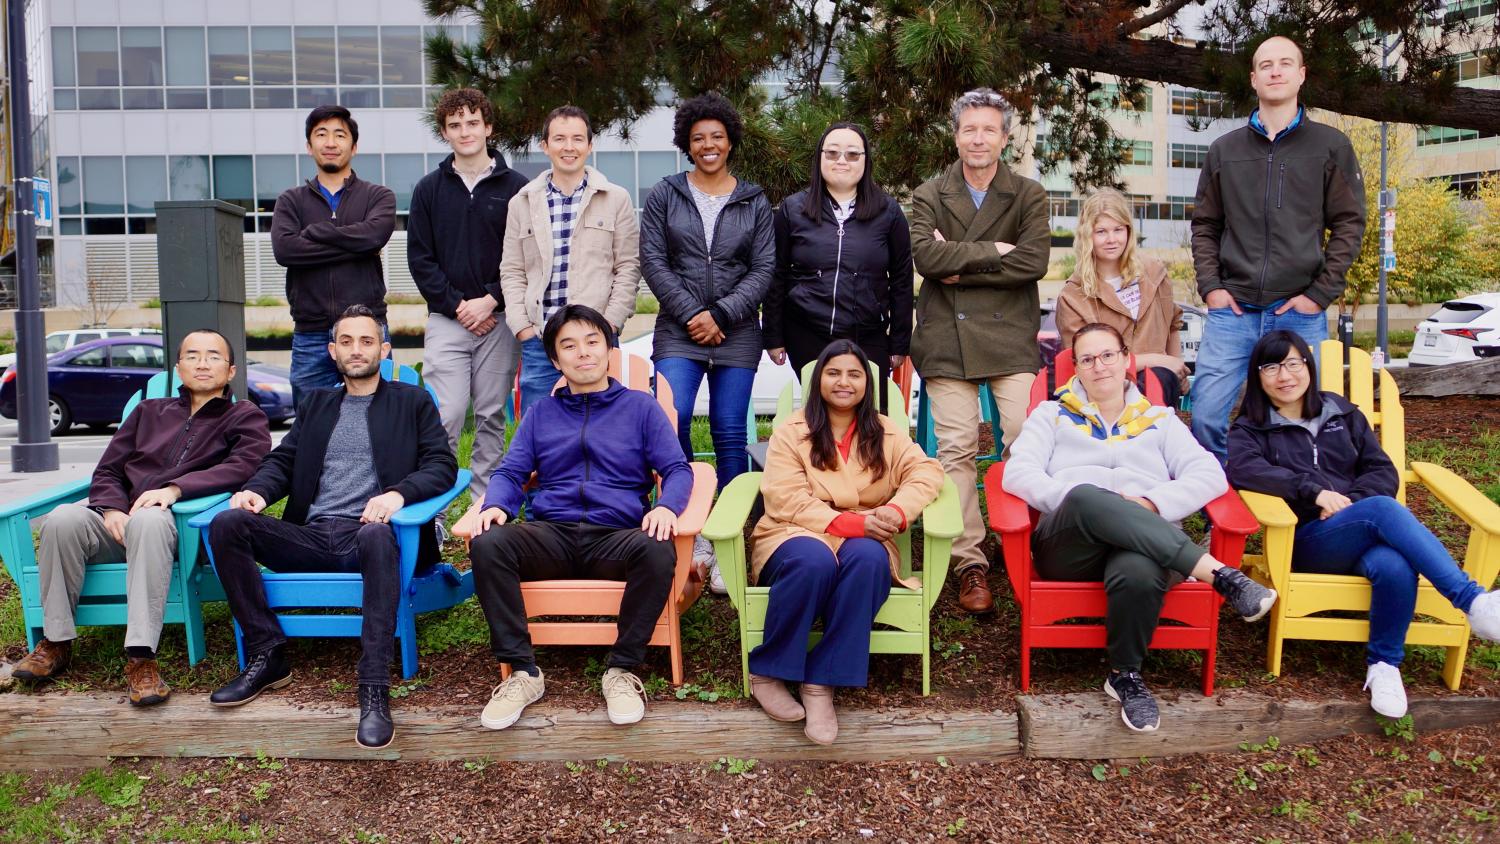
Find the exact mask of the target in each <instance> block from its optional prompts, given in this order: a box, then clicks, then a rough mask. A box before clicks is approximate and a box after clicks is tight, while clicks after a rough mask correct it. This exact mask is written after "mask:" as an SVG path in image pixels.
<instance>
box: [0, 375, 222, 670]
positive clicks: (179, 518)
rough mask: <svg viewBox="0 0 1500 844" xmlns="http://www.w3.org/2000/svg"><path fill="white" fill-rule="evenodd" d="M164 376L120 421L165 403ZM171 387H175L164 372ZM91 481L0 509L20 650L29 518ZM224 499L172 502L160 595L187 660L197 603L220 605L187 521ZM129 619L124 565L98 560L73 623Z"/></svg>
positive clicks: (32, 622)
mask: <svg viewBox="0 0 1500 844" xmlns="http://www.w3.org/2000/svg"><path fill="white" fill-rule="evenodd" d="M167 377H168V373H166V372H163V373H160V374H158V375H153V376H152V377H151V380H150V381H148V382H147V383H146V389H145V390H143V391H142V392H140V393H136V394H135V395H134V396H132V397H131V399H130V401H129V402H128V403H126V405H125V411H124V413H122V414H120V420H121V421H122V422H123V421H124V420H125V419H126V418H127V417H129V416H130V414H131V412H132V411H134V410H135V407H136V405H138V404H140V403H141V399H142V398H165V397H166V396H169V395H171V392H170V391H169V387H168V383H167ZM171 378H172V381H171V386H170V390H176V388H177V387H178V386H179V385H180V384H181V383H182V382H181V380H180V379H178V378H177V374H176V373H175V372H173V373H171ZM91 481H92V478H80V479H79V480H76V481H71V482H69V483H65V484H61V485H59V486H57V487H54V488H53V489H50V490H48V491H46V492H43V493H41V494H39V495H34V496H32V497H31V498H27V499H25V500H22V501H17V502H15V503H12V504H7V505H5V506H3V507H0V559H4V561H5V569H6V571H7V572H8V573H9V574H10V577H11V579H12V580H14V581H15V582H16V584H17V585H18V586H19V587H20V590H21V614H22V619H23V623H24V624H25V626H26V646H27V648H34V647H36V643H37V642H38V641H39V640H40V639H41V636H42V590H41V574H40V572H38V571H37V560H36V544H35V543H34V542H33V540H32V534H31V521H32V520H33V519H36V518H39V517H42V516H45V515H46V514H48V513H50V512H52V510H53V508H55V507H57V505H59V504H66V503H69V502H73V501H82V500H84V499H85V498H87V497H88V491H89V484H90V482H91ZM228 499H229V495H228V494H225V493H221V494H219V495H210V496H205V497H203V498H194V499H190V500H185V501H179V502H177V503H176V504H174V505H172V515H173V517H174V520H175V522H176V523H177V562H176V564H175V565H174V566H173V567H172V585H171V587H170V588H169V590H168V592H167V605H166V613H165V619H166V623H167V624H181V625H183V627H184V630H185V632H186V635H187V654H188V663H189V664H193V665H196V664H197V663H198V661H199V660H201V659H203V657H204V655H205V652H206V645H205V640H204V636H203V608H202V604H203V602H204V601H222V600H224V590H223V588H222V587H221V586H220V585H219V580H218V578H217V577H215V576H214V573H213V571H212V570H211V569H209V567H207V566H201V565H199V564H198V546H199V531H198V528H197V527H195V526H194V525H192V524H191V520H192V518H193V517H194V516H196V515H198V514H200V513H202V512H203V511H205V510H208V509H209V508H211V507H213V506H215V505H217V504H220V503H222V502H224V501H227V500H228ZM127 617H128V612H127V610H126V605H125V564H124V563H98V564H94V565H90V566H88V567H87V568H86V569H85V571H84V580H83V593H82V595H81V596H80V598H79V602H78V612H77V614H76V615H75V619H76V621H77V623H78V625H79V626H89V627H105V626H123V625H124V624H125V622H126V619H127Z"/></svg>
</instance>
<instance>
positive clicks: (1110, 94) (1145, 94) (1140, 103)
mask: <svg viewBox="0 0 1500 844" xmlns="http://www.w3.org/2000/svg"><path fill="white" fill-rule="evenodd" d="M1091 99H1092V100H1093V101H1094V102H1095V103H1096V104H1098V105H1102V106H1104V107H1105V108H1112V109H1115V110H1117V111H1141V112H1149V111H1151V89H1150V88H1149V87H1142V88H1141V90H1139V91H1137V92H1136V93H1135V94H1134V95H1132V96H1128V97H1127V96H1125V95H1124V94H1123V93H1122V92H1121V90H1120V86H1119V85H1118V84H1116V83H1113V82H1106V83H1104V84H1103V85H1100V86H1099V90H1098V92H1096V93H1095V94H1094V95H1093V96H1092V97H1091Z"/></svg>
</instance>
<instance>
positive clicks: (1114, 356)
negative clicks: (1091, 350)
mask: <svg viewBox="0 0 1500 844" xmlns="http://www.w3.org/2000/svg"><path fill="white" fill-rule="evenodd" d="M1124 354H1125V350H1124V349H1119V350H1116V351H1111V352H1100V353H1099V354H1097V355H1079V356H1078V357H1076V358H1074V359H1073V362H1074V363H1075V364H1077V365H1078V368H1079V369H1092V368H1093V367H1094V366H1095V365H1097V364H1101V363H1102V364H1104V365H1105V366H1114V365H1115V362H1116V361H1118V360H1119V359H1120V358H1121V356H1123V355H1124Z"/></svg>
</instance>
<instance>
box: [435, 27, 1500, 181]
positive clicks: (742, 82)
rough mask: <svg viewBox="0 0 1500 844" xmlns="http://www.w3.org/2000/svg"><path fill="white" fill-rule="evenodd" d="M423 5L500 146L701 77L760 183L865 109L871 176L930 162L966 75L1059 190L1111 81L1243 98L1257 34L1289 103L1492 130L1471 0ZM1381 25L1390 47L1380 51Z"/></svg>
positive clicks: (690, 85)
mask: <svg viewBox="0 0 1500 844" xmlns="http://www.w3.org/2000/svg"><path fill="white" fill-rule="evenodd" d="M423 2H424V5H425V8H426V10H427V12H428V14H430V15H432V16H434V17H448V16H453V19H454V20H455V21H458V22H463V23H472V24H477V25H478V32H479V36H478V38H477V40H476V41H474V42H472V43H458V42H455V41H453V40H452V39H451V38H449V37H448V36H447V35H445V34H438V35H436V36H434V37H433V38H431V39H429V41H428V44H427V51H428V56H429V61H430V62H431V63H432V66H433V69H434V71H435V78H436V79H437V80H438V82H439V83H440V84H442V85H444V86H445V87H452V86H471V87H475V88H478V89H480V90H482V91H485V92H486V93H487V94H488V95H489V97H490V98H491V100H492V101H493V102H494V104H495V107H496V110H497V115H498V119H497V123H498V124H499V125H498V126H497V136H498V141H499V142H500V143H501V144H502V145H504V146H505V147H507V148H510V149H519V148H522V147H524V146H526V144H527V143H529V142H530V141H531V140H532V139H534V137H535V136H536V134H537V133H538V132H539V131H540V127H541V121H542V118H543V117H544V116H545V115H546V113H547V111H549V110H550V109H551V108H552V107H553V106H556V105H559V104H562V103H567V102H571V103H574V104H576V105H579V106H582V107H583V108H584V109H585V110H587V111H588V112H589V114H590V115H591V116H592V117H593V118H594V121H595V125H596V130H600V131H603V130H611V131H614V132H616V133H619V134H621V135H623V136H624V137H626V138H629V137H630V133H631V128H632V126H633V125H634V124H635V122H636V121H638V120H639V119H640V118H641V117H643V116H644V115H646V114H647V113H648V112H650V111H651V110H652V109H653V108H654V107H656V106H657V105H658V104H671V103H674V102H676V101H677V100H678V99H679V98H683V97H688V96H692V95H694V94H698V93H701V92H703V91H707V90H718V91H720V92H721V93H724V94H725V95H727V96H729V97H730V98H731V99H734V100H735V101H736V102H738V103H739V104H740V105H741V106H742V108H743V109H744V111H745V114H746V118H747V120H746V123H747V125H746V140H745V143H743V144H742V145H741V149H740V150H739V154H740V155H739V156H738V158H739V164H738V166H739V167H740V168H742V169H743V170H744V171H745V172H746V173H747V175H748V176H749V177H750V178H752V179H754V180H756V181H757V182H759V183H761V184H762V185H764V186H765V187H766V188H767V190H768V191H769V192H770V194H771V195H772V197H773V198H776V199H779V198H780V197H781V196H783V195H785V194H786V193H788V192H790V191H793V190H797V189H800V187H801V186H802V185H804V184H805V182H806V178H807V173H808V172H809V168H810V166H811V147H812V145H813V142H814V141H815V140H816V139H817V136H818V135H819V134H820V133H821V132H822V130H823V128H824V127H825V126H826V125H827V123H828V122H829V121H830V120H832V119H836V118H843V119H850V120H855V121H858V122H860V123H862V124H864V125H865V126H866V127H868V128H869V130H870V134H871V140H872V144H873V146H874V147H875V153H876V161H877V173H876V176H877V178H878V179H879V180H880V181H881V183H882V184H885V185H887V186H889V187H891V188H892V189H895V190H898V191H901V190H906V189H910V188H912V187H914V186H915V185H917V184H919V183H920V182H921V181H922V180H924V179H926V178H928V177H930V176H931V175H932V174H933V173H935V172H937V171H938V170H939V169H940V168H941V167H942V165H944V164H946V163H947V162H948V161H950V160H951V158H952V152H951V150H952V147H951V140H950V132H949V126H948V121H947V109H948V105H949V103H950V102H951V101H952V99H953V98H954V97H955V96H957V95H958V94H959V93H961V92H963V91H964V90H967V89H969V88H973V87H978V86H990V87H993V88H996V89H997V90H999V91H1000V92H1001V93H1003V94H1005V95H1006V96H1007V97H1008V98H1009V99H1010V100H1011V101H1012V102H1014V103H1015V104H1016V106H1017V108H1018V116H1019V117H1020V119H1022V120H1029V119H1030V118H1031V116H1032V114H1033V112H1035V114H1037V115H1039V116H1041V117H1042V118H1043V119H1045V121H1046V123H1047V126H1048V129H1047V136H1048V143H1047V144H1046V146H1045V148H1044V149H1041V150H1039V151H1038V155H1039V158H1040V159H1041V161H1042V165H1043V167H1044V169H1050V168H1051V167H1054V166H1058V165H1060V164H1062V163H1063V162H1067V163H1068V164H1070V165H1071V172H1072V174H1073V180H1074V182H1075V183H1076V184H1078V185H1079V186H1080V187H1087V186H1092V185H1100V184H1113V183H1116V182H1117V177H1116V171H1117V169H1118V167H1119V165H1120V164H1121V163H1122V161H1123V159H1124V157H1125V155H1126V154H1127V149H1128V144H1126V143H1124V142H1122V141H1121V140H1120V139H1119V138H1117V137H1116V136H1115V134H1114V133H1113V131H1112V129H1111V127H1110V123H1109V116H1110V115H1109V109H1110V108H1111V106H1112V104H1113V103H1114V100H1115V99H1116V98H1124V99H1130V98H1133V97H1137V96H1139V95H1140V93H1141V91H1142V90H1143V86H1144V83H1145V82H1146V81H1154V82H1162V83H1168V84H1172V85H1177V86H1182V87H1187V88H1195V89H1199V90H1203V91H1212V92H1220V93H1221V94H1222V95H1223V97H1224V98H1225V100H1226V102H1228V103H1229V104H1231V105H1233V106H1236V107H1239V108H1241V109H1242V110H1245V111H1248V108H1249V106H1250V105H1252V104H1253V102H1254V95H1253V92H1252V91H1251V89H1250V85H1249V65H1250V54H1251V52H1253V49H1254V47H1255V46H1256V45H1257V44H1258V43H1259V41H1260V40H1261V39H1262V38H1263V37H1265V36H1267V35H1271V34H1281V35H1287V36H1289V37H1291V38H1292V39H1293V40H1295V41H1297V42H1298V43H1299V44H1301V45H1302V47H1303V52H1304V55H1305V57H1306V62H1307V66H1308V83H1307V85H1306V86H1305V87H1304V88H1303V93H1302V100H1303V102H1304V103H1306V104H1307V105H1309V106H1315V107H1320V108H1325V109H1329V110H1332V111H1336V112H1340V113H1343V114H1347V115H1353V116H1357V117H1364V118H1368V119H1372V120H1390V121H1396V122H1405V123H1414V124H1427V125H1442V126H1451V127H1455V128H1465V129H1478V130H1480V131H1486V132H1493V131H1497V130H1500V90H1483V89H1478V88H1468V87H1462V86H1459V85H1458V81H1459V75H1458V62H1457V59H1459V58H1460V57H1464V56H1467V55H1473V54H1478V55H1479V56H1480V57H1481V61H1483V62H1484V63H1485V66H1487V67H1490V68H1493V64H1491V62H1493V61H1494V57H1495V55H1496V54H1497V51H1496V44H1497V28H1496V23H1495V21H1496V16H1495V15H1493V14H1490V15H1488V16H1485V17H1480V16H1478V14H1477V13H1478V12H1479V11H1481V10H1482V9H1481V3H1480V2H1479V0H1458V1H1457V2H1452V0H1450V2H1448V3H1446V4H1445V2H1444V0H1363V2H1352V1H1351V0H1156V1H1155V2H1152V0H991V2H978V0H939V2H911V1H910V0H878V2H856V1H855V0H761V1H760V2H754V3H745V2H740V1H739V0H423ZM1189 33H1191V34H1193V35H1194V36H1195V38H1188V37H1187V36H1188V34H1189ZM1382 44H1388V45H1394V49H1393V50H1391V52H1390V61H1389V68H1388V69H1386V70H1382V67H1381V53H1382ZM771 72H776V73H779V74H783V75H784V78H785V92H784V94H780V95H778V96H777V97H775V98H774V99H772V100H771V101H770V102H767V95H766V94H765V91H764V89H763V88H761V87H760V86H758V85H757V83H758V82H760V81H762V80H763V79H764V78H765V77H766V75H767V74H768V73H771ZM1488 72H1493V69H1492V70H1490V71H1488ZM1096 74H1106V75H1112V76H1115V77H1118V84H1119V86H1120V87H1119V89H1118V91H1117V92H1113V93H1109V94H1108V95H1106V94H1105V92H1104V90H1103V88H1102V86H1101V83H1100V82H1099V81H1098V79H1097V78H1096ZM830 79H834V80H837V81H836V82H834V83H829V82H828V80H830Z"/></svg>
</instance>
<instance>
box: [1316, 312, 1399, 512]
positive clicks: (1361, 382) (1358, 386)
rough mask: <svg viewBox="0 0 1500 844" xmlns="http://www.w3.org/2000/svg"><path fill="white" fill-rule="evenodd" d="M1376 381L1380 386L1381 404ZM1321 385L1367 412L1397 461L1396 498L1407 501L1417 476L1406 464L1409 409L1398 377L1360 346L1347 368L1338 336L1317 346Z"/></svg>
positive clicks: (1388, 452) (1352, 351)
mask: <svg viewBox="0 0 1500 844" xmlns="http://www.w3.org/2000/svg"><path fill="white" fill-rule="evenodd" d="M1377 382H1378V383H1379V387H1380V391H1379V399H1380V403H1379V405H1378V406H1377V405H1376V389H1375V388H1376V383H1377ZM1318 387H1319V389H1321V390H1323V391H1324V392H1329V393H1338V394H1339V395H1341V396H1343V397H1344V398H1346V399H1348V400H1349V401H1350V402H1351V403H1352V404H1354V406H1355V407H1358V408H1359V409H1360V412H1362V413H1363V414H1364V415H1365V419H1366V421H1368V422H1369V423H1370V427H1372V428H1374V429H1375V434H1376V436H1378V437H1379V438H1380V447H1381V448H1383V449H1385V453H1386V456H1387V457H1389V458H1391V462H1392V463H1394V464H1395V465H1396V473H1397V475H1398V476H1399V477H1400V478H1401V487H1400V489H1398V490H1397V492H1396V500H1398V501H1400V502H1401V503H1403V504H1404V503H1406V485H1407V483H1408V482H1410V481H1414V480H1416V476H1415V475H1414V474H1413V473H1412V471H1411V469H1410V467H1408V466H1407V465H1406V412H1405V410H1403V409H1402V407H1401V390H1400V388H1398V387H1397V386H1396V379H1394V378H1392V377H1391V373H1390V372H1388V371H1387V370H1385V369H1379V370H1377V369H1375V364H1374V361H1373V360H1372V359H1371V357H1370V353H1369V352H1367V351H1365V350H1364V349H1360V348H1355V347H1351V348H1350V349H1349V366H1348V367H1347V368H1346V367H1345V366H1344V344H1343V343H1340V342H1339V341H1338V340H1324V341H1323V342H1322V343H1321V344H1320V345H1319V347H1318Z"/></svg>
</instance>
